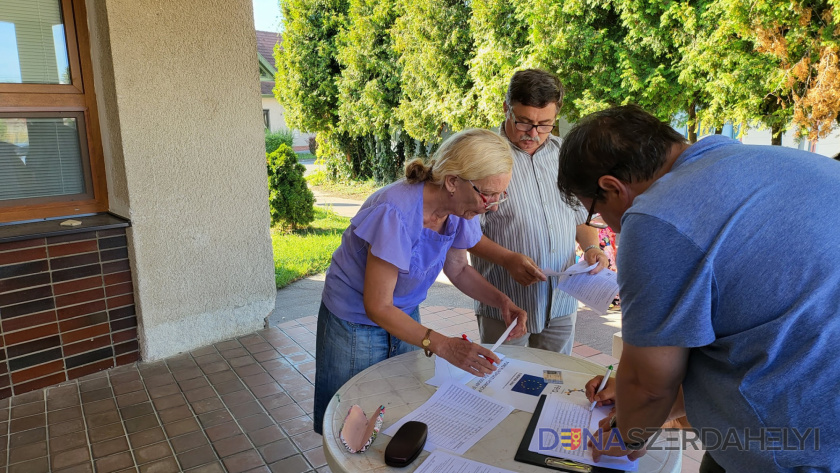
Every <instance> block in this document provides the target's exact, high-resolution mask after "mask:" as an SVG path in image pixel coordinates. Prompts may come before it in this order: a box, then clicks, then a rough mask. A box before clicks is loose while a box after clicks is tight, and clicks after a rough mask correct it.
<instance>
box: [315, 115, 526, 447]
mask: <svg viewBox="0 0 840 473" xmlns="http://www.w3.org/2000/svg"><path fill="white" fill-rule="evenodd" d="M511 168H512V163H511V157H510V144H509V143H508V142H507V140H505V139H504V138H502V137H500V136H499V135H498V134H496V133H494V132H492V131H488V130H479V129H474V130H467V131H463V132H460V133H458V134H456V135H453V136H452V137H450V138H449V139H447V140H446V141H445V142H444V143H443V144H442V145H441V147H440V148H439V149H438V151H437V152H436V153H435V155H434V156H433V157H432V159H431V162H429V163H424V162H423V161H422V160H420V159H415V160H413V161H411V162H409V163H408V164H407V165H406V168H405V179H402V180H399V181H397V182H395V183H393V184H390V185H388V186H385V187H383V188H382V189H380V190H378V191H377V192H376V193H374V194H373V195H371V196H370V197H369V198H368V199H367V200H366V201H365V203H364V204H363V205H362V207H361V209H359V212H358V213H357V214H356V216H355V217H353V219H352V220H351V221H350V226H349V227H348V228H347V230H346V231H345V232H344V235H343V236H342V238H341V245H340V246H339V247H338V249H337V250H336V251H335V253H334V254H333V257H332V262H331V263H330V267H329V269H328V270H327V276H326V281H325V283H324V292H323V294H322V297H321V309H320V311H319V313H318V329H317V339H316V373H315V407H314V421H315V431H316V432H318V433H322V428H323V422H324V411H325V410H326V408H327V404H329V402H330V399H331V398H332V397H333V395H335V393H336V392H337V391H338V389H339V388H340V387H341V386H342V385H343V384H344V383H345V382H346V381H347V380H349V379H350V378H351V377H353V376H354V375H356V374H357V373H359V372H361V371H362V370H364V369H365V368H367V367H369V366H371V365H373V364H375V363H378V362H379V361H382V360H384V359H386V358H390V357H393V356H396V355H399V354H402V353H405V352H408V351H410V350H416V349H417V347H423V349H424V350H425V354H426V356H431V355H432V354H433V353H434V354H437V355H438V356H439V357H441V358H443V359H445V360H447V361H449V362H450V363H452V364H453V365H455V366H457V367H459V368H461V369H463V370H465V371H467V372H469V373H471V374H473V375H476V376H483V375H485V374H487V373H490V372H492V371H493V370H495V369H496V368H495V366H494V364H497V363H498V362H499V359H498V358H497V357H496V356H495V355H494V354H493V352H491V351H490V350H488V349H487V348H484V347H482V346H481V345H478V344H476V343H472V342H470V341H467V340H463V339H461V338H460V337H446V336H444V335H442V334H440V333H437V332H435V331H433V330H432V329H429V328H427V327H424V326H423V325H422V323H421V320H420V313H419V305H420V303H421V302H423V300H424V299H425V298H426V294H427V292H428V290H429V288H430V287H431V285H432V283H434V281H435V278H436V277H437V275H438V274H439V273H440V271H441V269H443V272H444V274H446V276H447V277H448V278H449V280H450V281H451V282H452V284H454V285H455V287H457V288H458V289H460V290H461V291H463V292H464V293H465V294H466V295H468V296H470V297H472V298H474V299H477V300H480V301H481V302H482V303H484V304H487V305H488V306H492V307H495V308H496V309H497V310H498V312H499V314H501V317H503V319H504V321H505V323H507V324H510V323H514V322H515V323H516V327H515V328H514V329H513V331H512V332H511V335H510V336H511V337H521V336H523V335H524V334H525V326H526V325H525V324H526V320H527V317H528V316H527V314H526V313H525V311H523V310H522V309H520V308H519V307H517V306H516V304H514V303H513V302H512V301H511V300H510V298H508V297H507V296H506V295H505V294H503V293H502V292H501V291H499V290H498V289H496V288H494V287H493V286H492V285H491V284H490V283H488V282H487V281H486V280H485V279H484V278H483V277H481V275H480V274H478V273H477V272H476V271H475V270H474V269H473V268H472V267H470V266H469V265H468V264H467V254H466V252H467V250H468V249H469V248H472V247H474V246H475V245H476V244H477V243H478V242H479V241H481V240H482V239H483V238H484V237H483V236H482V234H481V228H480V227H479V223H478V219H476V218H475V217H476V216H478V215H482V214H484V213H486V212H493V211H496V210H497V209H498V208H499V207H500V204H502V202H504V201H505V199H506V196H507V193H506V189H507V187H508V183H509V182H510V176H511ZM497 246H498V245H497ZM501 250H504V249H501ZM504 251H506V250H504Z"/></svg>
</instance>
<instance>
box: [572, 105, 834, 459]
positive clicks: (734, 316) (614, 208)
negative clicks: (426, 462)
mask: <svg viewBox="0 0 840 473" xmlns="http://www.w3.org/2000/svg"><path fill="white" fill-rule="evenodd" d="M558 185H559V187H560V189H561V191H562V192H563V193H564V194H565V195H566V196H567V197H568V198H569V199H571V198H572V197H577V198H578V199H580V202H581V203H582V204H583V205H584V206H586V207H587V208H588V209H589V214H590V216H591V215H592V213H594V212H597V213H600V214H601V216H602V217H603V218H604V220H605V221H606V222H607V223H608V224H609V225H610V226H611V227H612V228H613V230H615V231H616V232H621V245H620V247H619V250H618V256H617V259H618V261H619V268H620V270H619V273H618V281H619V285H620V294H621V305H622V311H623V314H622V332H623V339H624V349H623V351H622V355H621V360H620V369H619V370H618V375H617V379H616V426H617V428H618V431H619V433H620V434H621V435H622V438H623V439H625V441H626V443H627V444H628V446H629V447H630V448H631V449H632V448H640V447H641V441H642V440H645V439H647V438H649V437H650V435H652V433H653V432H655V430H656V428H657V427H658V426H660V425H662V423H663V421H664V420H665V419H666V416H667V415H668V414H669V411H670V409H671V407H672V405H673V404H674V402H675V400H677V396H678V392H679V388H680V385H682V387H683V392H684V401H685V411H686V414H687V416H688V420H689V422H690V423H691V425H692V427H694V428H695V429H697V433H698V434H699V435H700V437H701V440H702V441H703V443H704V446H705V448H706V449H707V453H706V455H705V456H704V458H703V463H702V465H701V471H727V472H742V471H833V472H836V471H840V442H838V441H837V439H838V438H840V396H838V387H840V380H838V376H840V372H838V370H837V367H838V363H837V362H838V360H840V356H839V355H840V348H838V346H840V309H838V302H840V239H838V238H837V237H836V236H835V235H834V233H835V232H836V230H837V229H838V228H840V211H838V210H840V163H838V162H836V161H834V160H831V159H829V158H826V157H824V156H819V155H816V154H812V153H808V152H804V151H799V150H794V149H789V148H782V147H777V146H748V145H742V144H741V143H739V142H738V141H735V140H732V139H729V138H725V137H722V136H710V137H707V138H704V139H702V140H700V141H699V142H697V143H696V144H694V145H689V144H688V143H686V142H685V140H684V138H683V137H682V136H681V135H680V134H679V133H677V132H676V131H674V130H673V129H672V128H671V127H670V126H668V125H667V124H665V123H663V122H660V121H659V120H658V119H656V118H655V117H653V116H652V115H650V114H648V113H646V112H644V111H643V110H641V109H640V108H638V107H635V106H624V107H616V108H612V109H608V110H604V111H602V112H598V113H595V114H592V115H590V116H588V117H586V118H584V119H583V120H582V121H581V122H580V123H579V124H578V125H577V126H575V127H574V128H573V129H572V131H571V132H570V133H569V134H568V136H567V137H566V139H565V141H564V142H563V146H562V148H561V150H560V174H559V178H558ZM603 453H605V454H608V455H609V454H612V455H620V454H627V453H628V452H627V450H624V451H621V450H620V449H615V448H614V449H612V450H610V451H607V452H603Z"/></svg>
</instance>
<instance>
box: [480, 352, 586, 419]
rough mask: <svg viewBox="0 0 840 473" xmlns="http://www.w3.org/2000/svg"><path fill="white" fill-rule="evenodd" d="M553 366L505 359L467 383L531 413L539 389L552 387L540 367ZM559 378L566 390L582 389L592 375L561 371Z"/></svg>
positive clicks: (544, 368) (541, 390) (541, 392)
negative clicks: (497, 365) (562, 379)
mask: <svg viewBox="0 0 840 473" xmlns="http://www.w3.org/2000/svg"><path fill="white" fill-rule="evenodd" d="M554 369H555V368H552V367H550V366H545V365H538V364H536V363H529V362H527V361H522V360H515V359H512V358H506V359H504V360H502V362H501V363H499V367H498V368H497V369H496V371H494V372H492V373H490V374H488V375H486V376H484V377H483V378H473V379H472V380H471V381H469V382H468V383H467V386H469V387H471V388H473V389H475V390H476V391H478V392H480V393H482V394H486V395H487V396H490V397H492V398H493V399H495V400H497V401H499V402H503V403H505V404H510V405H511V406H513V407H515V408H516V409H519V410H522V411H526V412H531V413H533V412H534V409H535V408H536V407H537V402H539V400H540V394H543V390H545V389H546V388H547V387H548V388H549V389H550V388H551V387H552V386H555V384H552V383H546V381H545V380H544V379H543V377H542V373H543V370H554ZM563 378H564V382H563V386H566V387H567V388H569V389H575V388H581V389H582V388H583V386H584V385H585V384H586V382H587V381H589V380H590V379H591V378H592V375H588V374H583V373H576V372H574V371H567V370H563Z"/></svg>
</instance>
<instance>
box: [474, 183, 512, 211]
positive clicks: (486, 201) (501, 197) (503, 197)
mask: <svg viewBox="0 0 840 473" xmlns="http://www.w3.org/2000/svg"><path fill="white" fill-rule="evenodd" d="M467 182H469V183H470V185H471V186H472V188H473V189H474V190H475V191H476V192H478V195H479V197H481V201H482V202H484V210H487V209H489V208H490V207H493V206H494V205H499V204H501V203H502V202H504V201H506V200H507V199H508V193H507V191H502V193H501V194H495V195H492V196H488V195H485V194H484V192H481V191H480V190H478V187H476V186H475V184H473V183H472V181H470V180H469V179H468V180H467ZM496 196H498V197H496ZM490 199H496V200H495V201H493V202H491V201H490Z"/></svg>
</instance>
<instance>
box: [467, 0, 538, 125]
mask: <svg viewBox="0 0 840 473" xmlns="http://www.w3.org/2000/svg"><path fill="white" fill-rule="evenodd" d="M520 7H521V2H516V1H509V0H474V1H473V2H472V16H471V17H470V31H471V32H472V36H473V40H474V42H475V55H474V56H473V58H472V59H470V61H469V74H470V78H471V79H472V82H473V93H474V94H475V96H476V101H477V111H478V115H479V117H478V118H480V119H481V120H483V122H484V124H485V125H486V126H498V125H499V124H500V123H501V122H502V121H503V120H504V111H503V110H502V102H503V101H504V97H505V93H506V92H507V86H508V83H509V81H510V77H511V76H512V75H513V73H514V72H516V71H517V70H518V69H522V68H524V67H523V64H526V63H527V60H528V58H529V56H530V53H531V49H532V47H531V44H530V42H529V37H528V28H529V25H528V22H527V19H526V18H525V17H524V15H523V12H522V9H521V8H520Z"/></svg>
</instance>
